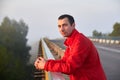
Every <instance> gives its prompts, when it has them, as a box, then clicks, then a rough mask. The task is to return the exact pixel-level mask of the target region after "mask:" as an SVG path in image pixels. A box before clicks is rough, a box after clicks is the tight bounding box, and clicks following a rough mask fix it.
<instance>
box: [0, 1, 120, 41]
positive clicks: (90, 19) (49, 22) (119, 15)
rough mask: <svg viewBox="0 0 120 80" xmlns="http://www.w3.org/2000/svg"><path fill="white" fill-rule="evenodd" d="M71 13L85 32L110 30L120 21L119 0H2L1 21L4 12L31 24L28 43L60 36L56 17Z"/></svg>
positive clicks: (79, 27) (77, 26)
mask: <svg viewBox="0 0 120 80" xmlns="http://www.w3.org/2000/svg"><path fill="white" fill-rule="evenodd" d="M61 14H71V15H72V16H73V17H74V18H75V21H76V28H77V29H78V31H79V32H82V33H83V34H85V35H86V36H92V31H93V30H95V29H96V30H98V31H100V32H103V33H109V32H111V31H112V30H113V25H114V24H115V23H116V22H120V0H0V23H1V21H2V20H3V18H4V17H5V16H8V17H9V18H10V19H15V20H17V21H19V20H20V19H23V20H24V22H25V23H26V24H27V25H28V26H29V32H28V36H27V38H28V39H29V43H30V42H33V41H37V40H39V39H40V38H41V37H45V36H47V37H49V38H60V37H62V36H61V35H60V33H59V32H58V27H57V18H58V16H60V15H61Z"/></svg>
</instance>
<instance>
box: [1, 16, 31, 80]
mask: <svg viewBox="0 0 120 80" xmlns="http://www.w3.org/2000/svg"><path fill="white" fill-rule="evenodd" d="M27 33H28V26H27V25H26V24H25V23H24V21H23V20H20V21H19V22H17V21H16V20H10V19H9V18H8V17H5V18H4V19H3V22H2V23H1V25H0V78H2V80H28V76H29V77H30V75H31V74H30V72H29V73H28V72H27V71H28V69H29V68H30V67H31V66H28V65H27V63H28V61H29V58H30V54H29V50H30V49H31V48H30V46H28V45H27V38H26V36H27ZM6 75H7V76H6ZM31 79H32V78H31Z"/></svg>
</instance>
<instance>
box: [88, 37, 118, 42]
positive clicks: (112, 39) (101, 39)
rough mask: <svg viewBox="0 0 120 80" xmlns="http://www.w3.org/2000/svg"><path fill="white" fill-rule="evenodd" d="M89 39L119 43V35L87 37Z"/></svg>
mask: <svg viewBox="0 0 120 80" xmlns="http://www.w3.org/2000/svg"><path fill="white" fill-rule="evenodd" d="M89 38H90V40H92V41H94V42H99V43H107V44H120V37H89Z"/></svg>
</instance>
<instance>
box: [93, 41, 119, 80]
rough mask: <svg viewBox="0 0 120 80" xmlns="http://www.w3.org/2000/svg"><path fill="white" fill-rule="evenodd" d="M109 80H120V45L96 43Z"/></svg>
mask: <svg viewBox="0 0 120 80" xmlns="http://www.w3.org/2000/svg"><path fill="white" fill-rule="evenodd" d="M95 46H96V47H97V50H98V52H99V55H100V59H101V63H102V65H103V68H104V71H105V73H106V76H107V80H120V45H108V44H100V43H95Z"/></svg>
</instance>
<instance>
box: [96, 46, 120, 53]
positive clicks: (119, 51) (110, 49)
mask: <svg viewBox="0 0 120 80" xmlns="http://www.w3.org/2000/svg"><path fill="white" fill-rule="evenodd" d="M96 47H97V48H100V49H104V50H108V51H112V52H117V53H120V50H117V49H112V48H107V47H103V46H96Z"/></svg>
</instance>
